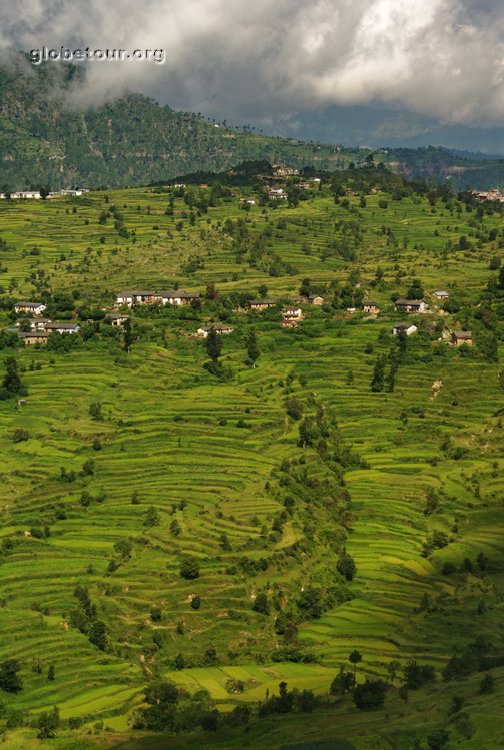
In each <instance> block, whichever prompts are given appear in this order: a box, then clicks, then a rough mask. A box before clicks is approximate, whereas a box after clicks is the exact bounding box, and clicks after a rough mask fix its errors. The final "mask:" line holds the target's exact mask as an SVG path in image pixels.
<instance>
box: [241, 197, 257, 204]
mask: <svg viewBox="0 0 504 750" xmlns="http://www.w3.org/2000/svg"><path fill="white" fill-rule="evenodd" d="M240 203H242V204H243V203H246V204H247V205H249V206H255V204H256V198H240Z"/></svg>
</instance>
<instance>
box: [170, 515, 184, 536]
mask: <svg viewBox="0 0 504 750" xmlns="http://www.w3.org/2000/svg"><path fill="white" fill-rule="evenodd" d="M170 531H171V533H172V534H173V536H180V534H181V533H182V527H181V525H180V524H179V522H178V521H177V519H176V518H174V519H173V521H172V522H171V524H170Z"/></svg>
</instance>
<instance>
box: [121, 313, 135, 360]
mask: <svg viewBox="0 0 504 750" xmlns="http://www.w3.org/2000/svg"><path fill="white" fill-rule="evenodd" d="M134 340H135V337H134V335H133V329H132V327H131V320H130V319H129V318H127V319H126V320H125V321H124V324H123V342H124V351H126V352H129V351H130V349H131V346H132V344H133V342H134Z"/></svg>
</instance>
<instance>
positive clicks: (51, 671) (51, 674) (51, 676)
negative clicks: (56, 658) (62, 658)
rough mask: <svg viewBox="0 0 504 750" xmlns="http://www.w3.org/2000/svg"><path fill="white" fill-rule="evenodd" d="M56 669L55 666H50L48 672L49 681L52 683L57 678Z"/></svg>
mask: <svg viewBox="0 0 504 750" xmlns="http://www.w3.org/2000/svg"><path fill="white" fill-rule="evenodd" d="M55 676H56V674H55V669H54V664H49V669H48V670H47V679H48V680H49V681H50V682H52V681H53V680H54V678H55Z"/></svg>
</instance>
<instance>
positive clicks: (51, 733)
mask: <svg viewBox="0 0 504 750" xmlns="http://www.w3.org/2000/svg"><path fill="white" fill-rule="evenodd" d="M58 726H59V710H58V708H57V707H56V706H55V707H54V708H53V710H52V711H42V713H41V714H39V717H38V720H37V738H38V739H39V740H49V739H52V738H53V737H55V736H56V730H57V728H58Z"/></svg>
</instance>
